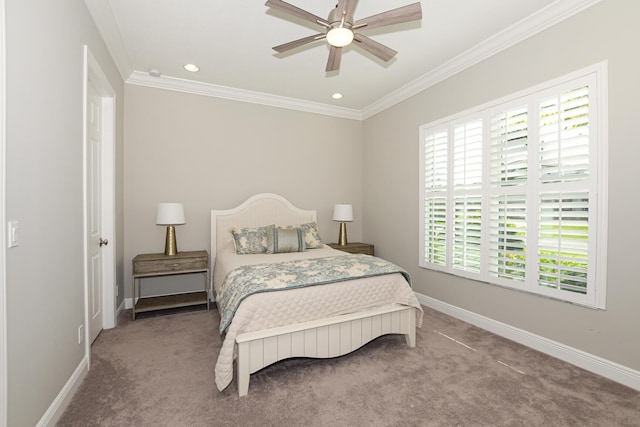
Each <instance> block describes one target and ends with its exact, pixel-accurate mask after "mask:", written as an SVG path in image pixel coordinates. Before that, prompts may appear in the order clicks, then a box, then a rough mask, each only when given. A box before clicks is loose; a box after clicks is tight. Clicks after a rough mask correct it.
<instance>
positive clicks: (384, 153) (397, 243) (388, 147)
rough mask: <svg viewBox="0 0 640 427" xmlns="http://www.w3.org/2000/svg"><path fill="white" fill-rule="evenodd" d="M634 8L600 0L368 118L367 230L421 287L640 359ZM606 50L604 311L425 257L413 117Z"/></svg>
mask: <svg viewBox="0 0 640 427" xmlns="http://www.w3.org/2000/svg"><path fill="white" fill-rule="evenodd" d="M639 16H640V2H637V1H621V0H605V1H603V2H602V3H600V4H598V5H596V6H594V7H592V8H590V9H588V10H586V11H584V12H582V13H580V14H579V15H576V16H575V17H573V18H570V19H569V20H567V21H564V22H562V23H560V24H558V25H556V26H554V27H552V28H550V29H548V30H546V31H544V32H542V33H540V34H538V35H536V36H534V37H532V38H530V39H528V40H526V41H524V42H522V43H519V44H518V45H516V46H514V47H512V48H510V49H508V50H506V51H504V52H502V53H500V54H498V55H495V56H494V57H492V58H489V59H487V60H485V61H483V62H481V63H479V64H477V65H476V66H473V67H471V68H470V69H468V70H466V71H464V72H462V73H460V74H458V75H456V76H454V77H451V78H449V79H447V80H445V81H443V82H441V83H440V84H438V85H436V86H433V87H431V88H429V89H427V90H425V91H423V92H422V93H420V94H418V95H415V96H413V97H412V98H410V99H408V100H406V101H404V102H402V103H400V104H398V105H396V106H394V107H392V108H390V109H388V110H386V111H384V112H381V113H379V114H378V115H376V116H374V117H372V118H369V119H368V120H366V122H365V126H364V208H363V210H364V229H363V233H364V239H365V240H366V241H370V242H372V243H375V244H376V250H377V253H378V254H379V255H380V256H382V257H386V258H389V259H391V260H393V261H396V262H398V263H399V264H400V265H402V266H403V267H405V268H407V269H408V270H409V272H410V273H411V276H412V278H413V281H414V287H415V289H416V291H417V292H419V293H422V294H424V295H427V296H430V297H433V298H436V299H438V300H441V301H444V302H446V303H449V304H452V305H455V306H458V307H461V308H463V309H466V310H470V311H472V312H475V313H478V314H480V315H483V316H486V317H489V318H492V319H495V320H497V321H500V322H504V323H507V324H509V325H513V326H515V327H517V328H521V329H523V330H526V331H529V332H532V333H534V334H538V335H540V336H543V337H546V338H548V339H551V340H554V341H557V342H560V343H563V344H566V345H568V346H571V347H574V348H577V349H580V350H583V351H586V352H588V353H591V354H594V355H597V356H600V357H603V358H605V359H609V360H611V361H614V362H618V363H620V364H622V365H625V366H628V367H630V368H633V369H636V370H637V369H640V358H639V357H638V355H639V354H640V340H639V339H638V325H640V310H638V301H640V286H639V285H640V270H639V269H638V267H637V262H638V261H637V259H636V258H637V255H638V250H637V242H638V241H640V227H639V226H637V223H638V220H637V215H636V213H637V212H638V211H639V210H640V199H638V197H636V195H637V194H638V190H637V183H638V182H640V168H638V167H637V159H638V158H640V145H639V144H638V143H637V142H638V136H637V126H636V124H637V122H638V117H637V113H638V100H640V80H639V79H638V68H639V66H640V62H639V60H638V56H637V55H636V54H635V53H634V52H637V45H636V44H637V41H638V40H640V27H638V24H637V19H638V17H639ZM603 60H608V63H609V156H610V159H609V171H610V175H609V192H608V195H609V244H608V252H609V258H608V260H609V262H608V275H607V279H608V280H607V309H606V311H597V310H592V309H588V308H584V307H579V306H575V305H571V304H567V303H562V302H559V301H555V300H551V299H546V298H542V297H539V296H534V295H530V294H525V293H521V292H516V291H512V290H508V289H503V288H500V287H497V286H491V285H487V284H483V283H478V282H474V281H471V280H466V279H463V278H459V277H454V276H451V275H447V274H442V273H437V272H433V271H429V270H426V269H421V268H420V267H418V256H419V255H418V247H419V227H418V226H419V224H418V222H419V206H418V201H419V162H418V153H419V151H418V150H419V141H418V127H419V126H420V125H422V124H426V123H429V122H431V121H433V120H436V119H439V118H442V117H446V116H448V115H450V114H453V113H456V112H458V111H463V110H465V109H468V108H471V107H474V106H477V105H480V104H483V103H485V102H488V101H491V100H493V99H497V98H500V97H502V96H505V95H508V94H510V93H513V92H516V91H519V90H521V89H525V88H527V87H530V86H533V85H536V84H538V83H542V82H544V81H546V80H550V79H552V78H555V77H559V76H562V75H564V74H567V73H569V72H571V71H574V70H577V69H580V68H582V67H585V66H587V65H591V64H594V63H597V62H600V61H603ZM427 327H428V325H427Z"/></svg>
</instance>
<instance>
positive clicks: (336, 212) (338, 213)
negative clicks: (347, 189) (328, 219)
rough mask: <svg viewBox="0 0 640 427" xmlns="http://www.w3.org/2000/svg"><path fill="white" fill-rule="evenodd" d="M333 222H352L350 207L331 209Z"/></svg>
mask: <svg viewBox="0 0 640 427" xmlns="http://www.w3.org/2000/svg"><path fill="white" fill-rule="evenodd" d="M333 220H334V221H342V222H345V221H353V207H352V206H351V205H335V206H334V207H333Z"/></svg>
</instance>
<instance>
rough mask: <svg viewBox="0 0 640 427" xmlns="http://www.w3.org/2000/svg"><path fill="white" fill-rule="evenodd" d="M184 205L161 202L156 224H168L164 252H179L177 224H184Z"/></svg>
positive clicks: (170, 253) (168, 253) (169, 254)
mask: <svg viewBox="0 0 640 427" xmlns="http://www.w3.org/2000/svg"><path fill="white" fill-rule="evenodd" d="M184 223H185V220H184V206H182V203H160V204H159V205H158V212H157V214H156V224H157V225H166V226H167V238H166V241H165V244H164V254H165V255H167V256H175V255H177V254H178V245H177V244H176V229H175V227H174V226H175V225H181V224H184Z"/></svg>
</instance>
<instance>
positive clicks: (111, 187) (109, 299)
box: [82, 45, 117, 366]
mask: <svg viewBox="0 0 640 427" xmlns="http://www.w3.org/2000/svg"><path fill="white" fill-rule="evenodd" d="M83 74H84V77H83V107H82V111H83V124H82V126H83V133H82V136H83V147H82V152H83V156H82V163H83V165H82V169H83V183H82V185H83V199H84V200H83V204H84V212H83V217H84V230H83V235H84V314H85V320H84V342H85V355H86V357H87V361H88V366H91V340H90V333H91V328H90V324H89V322H90V316H91V314H90V308H89V307H90V305H89V304H90V302H89V257H88V251H89V248H88V245H87V238H88V235H87V224H88V208H89V205H88V203H89V201H88V175H87V174H88V170H89V168H88V165H87V143H88V138H87V132H88V129H87V101H88V99H87V97H88V84H89V80H91V81H92V82H93V83H94V86H95V87H96V89H97V90H98V92H99V94H100V96H101V97H102V109H101V111H102V153H101V155H102V167H101V169H102V175H101V178H102V189H101V193H102V212H101V214H102V215H101V218H102V224H101V229H102V235H103V236H104V237H105V238H106V239H107V240H108V241H109V244H108V245H107V246H104V247H103V254H102V257H103V258H102V265H103V268H102V298H101V300H102V327H103V329H109V328H113V327H115V326H116V321H117V319H116V290H117V286H116V282H115V280H116V264H115V251H116V233H115V230H116V228H115V124H116V120H115V118H116V94H115V91H114V90H113V88H112V87H111V84H110V83H109V79H107V76H106V75H105V74H104V72H103V71H102V68H101V67H100V64H99V63H98V61H97V60H96V59H95V57H94V56H93V54H92V53H91V51H90V50H89V47H88V46H87V45H84V73H83Z"/></svg>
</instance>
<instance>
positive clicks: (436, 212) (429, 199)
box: [424, 128, 449, 266]
mask: <svg viewBox="0 0 640 427" xmlns="http://www.w3.org/2000/svg"><path fill="white" fill-rule="evenodd" d="M448 143H449V132H448V129H446V128H445V129H439V130H435V131H433V132H430V133H428V134H426V135H425V136H424V165H425V168H424V170H425V173H424V180H425V181H424V188H425V206H424V210H425V224H424V230H425V239H424V245H425V246H424V260H425V261H426V262H429V263H432V264H436V265H440V266H446V265H447V196H446V194H447V182H448V166H447V164H448V153H449V149H448Z"/></svg>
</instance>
